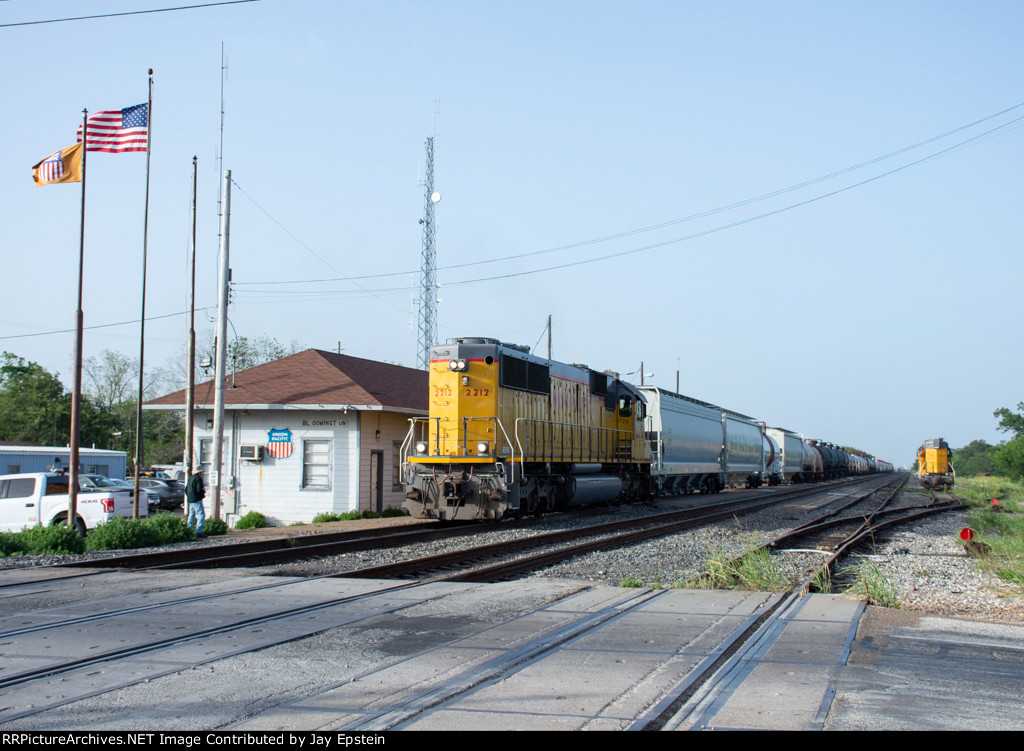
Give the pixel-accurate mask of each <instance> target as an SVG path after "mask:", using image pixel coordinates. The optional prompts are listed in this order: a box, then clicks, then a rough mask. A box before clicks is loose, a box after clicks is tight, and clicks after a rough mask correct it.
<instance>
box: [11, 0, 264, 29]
mask: <svg viewBox="0 0 1024 751" xmlns="http://www.w3.org/2000/svg"><path fill="white" fill-rule="evenodd" d="M258 2H260V0H223V1H222V2H217V3H202V4H200V5H179V6H177V7H174V8H153V9H152V10H129V11H123V12H121V13H101V14H99V15H95V16H72V17H70V18H48V19H45V20H43V21H19V22H18V23H0V29H5V28H7V27H9V26H37V25H39V24H45V23H64V22H65V21H90V20H93V19H96V18H116V17H117V16H143V15H146V14H148V13H173V12H174V11H179V10H194V9H196V8H213V7H215V6H218V5H238V4H239V3H258Z"/></svg>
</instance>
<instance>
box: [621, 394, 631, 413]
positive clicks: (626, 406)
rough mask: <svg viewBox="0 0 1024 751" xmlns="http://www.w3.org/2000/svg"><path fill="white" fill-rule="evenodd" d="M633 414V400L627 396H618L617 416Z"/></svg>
mask: <svg viewBox="0 0 1024 751" xmlns="http://www.w3.org/2000/svg"><path fill="white" fill-rule="evenodd" d="M632 414H633V400H632V399H630V398H629V397H628V396H622V397H619V417H630V416H631V415H632Z"/></svg>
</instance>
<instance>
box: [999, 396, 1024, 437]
mask: <svg viewBox="0 0 1024 751" xmlns="http://www.w3.org/2000/svg"><path fill="white" fill-rule="evenodd" d="M992 415H993V416H994V417H998V418H999V429H1000V430H1001V431H1003V432H1004V433H1010V432H1012V433H1013V434H1014V435H1018V436H1019V435H1024V402H1017V414H1015V413H1013V412H1011V411H1010V410H1008V409H1007V408H1006V407H1000V408H999V409H997V410H996V411H995V412H993V413H992Z"/></svg>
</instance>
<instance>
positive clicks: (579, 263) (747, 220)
mask: <svg viewBox="0 0 1024 751" xmlns="http://www.w3.org/2000/svg"><path fill="white" fill-rule="evenodd" d="M1021 106H1024V104H1021V105H1017V106H1016V107H1013V108H1011V109H1016V108H1017V107H1021ZM1007 111H1009V110H1007ZM1021 121H1024V115H1022V116H1020V117H1017V118H1014V119H1013V120H1010V121H1008V122H1006V123H1003V124H1001V125H998V126H996V127H995V128H992V129H990V130H987V131H985V132H984V133H979V134H978V135H976V136H972V137H971V138H968V139H966V140H964V141H961V142H959V143H956V144H953V145H952V146H948V147H946V148H944V149H942V150H941V151H937V152H935V153H933V154H929V155H927V156H924V157H921V158H920V159H917V160H915V161H913V162H908V163H907V164H904V165H901V166H899V167H896V168H894V169H891V170H889V171H887V172H883V173H881V174H878V175H874V176H872V177H869V178H867V179H865V180H861V181H860V182H856V183H853V184H851V185H847V186H844V187H841V188H837V189H836V190H833V191H830V192H828V193H823V194H821V195H818V196H813V197H811V198H808V199H806V200H804V201H798V202H797V203H792V204H789V205H788V206H783V207H781V208H778V209H773V210H772V211H766V212H763V213H761V214H757V215H755V216H751V217H746V218H744V219H737V220H736V221H734V222H729V223H727V224H721V225H718V226H716V227H711V228H709V229H706V230H701V231H700V232H694V233H692V234H689V235H683V236H681V237H675V238H671V239H669V240H661V241H659V242H655V243H649V244H647V245H642V246H640V247H638V248H631V249H628V250H623V251H619V252H616V253H609V254H606V255H603V256H597V257H592V258H584V259H581V260H578V261H569V262H566V263H561V264H556V265H553V266H544V267H541V268H538V269H529V270H525V271H514V272H509V273H507V274H497V275H495V276H487V277H478V278H475V279H464V280H461V281H454V282H445V287H461V286H464V285H467V284H480V283H483V282H493V281H499V280H503V279H512V278H516V277H522V276H532V275H533V274H540V273H543V272H545V271H557V270H560V269H567V268H572V267H574V266H584V265H587V264H591V263H598V262H600V261H607V260H610V259H613V258H621V257H623V256H628V255H633V254H636V253H642V252H645V251H648V250H654V249H656V248H662V247H665V246H666V245H674V244H676V243H680V242H685V241H687V240H694V239H696V238H698V237H704V236H705V235H711V234H714V233H716V232H722V231H723V230H727V229H732V228H734V227H739V226H742V225H744V224H750V223H751V222H756V221H759V220H761V219H766V218H768V217H771V216H775V215H777V214H782V213H785V212H787V211H792V210H793V209H796V208H800V207H801V206H807V205H808V204H812V203H816V202H818V201H821V200H824V199H826V198H831V197H832V196H836V195H839V194H840V193H845V192H847V191H849V190H853V189H854V188H859V187H861V186H863V185H867V184H868V183H872V182H875V181H876V180H881V179H882V178H884V177H888V176H890V175H893V174H896V173H897V172H902V171H904V170H907V169H910V168H911V167H916V166H918V165H920V164H923V163H924V162H928V161H931V160H932V159H936V158H938V157H940V156H944V155H946V154H949V153H951V152H953V151H958V150H960V149H963V148H966V147H967V146H970V145H973V144H975V143H977V142H980V141H982V140H987V139H988V138H991V137H992V136H993V135H996V134H998V133H999V132H1000V131H1005V130H1009V129H1010V128H1011V126H1014V125H1017V124H1019V123H1020V122H1021ZM958 130H959V129H958ZM932 140H933V139H932ZM880 158H881V157H880ZM873 161H878V160H873ZM851 169H852V168H851ZM845 171H849V170H845ZM779 192H785V191H779ZM777 193H778V192H777ZM777 193H776V194H777ZM748 203H749V201H748ZM706 213H709V212H706ZM713 213H717V211H716V212H713ZM524 255H536V253H530V254H524ZM512 257H521V256H512ZM480 263H483V262H480ZM463 265H475V264H463ZM449 268H452V267H449ZM406 273H408V272H406ZM379 276H390V274H381V275H379ZM356 278H360V279H365V278H371V277H356ZM331 281H335V280H331ZM361 289H364V291H370V290H365V288H361ZM398 289H399V288H397V287H395V288H390V289H379V290H375V292H380V293H387V292H391V291H398ZM253 292H254V293H256V291H255V290H254V291H253ZM270 292H271V290H263V291H262V293H263V294H269V293H270ZM320 292H322V290H321V291H315V290H309V291H306V292H303V291H294V292H292V294H310V295H314V294H319V293H320Z"/></svg>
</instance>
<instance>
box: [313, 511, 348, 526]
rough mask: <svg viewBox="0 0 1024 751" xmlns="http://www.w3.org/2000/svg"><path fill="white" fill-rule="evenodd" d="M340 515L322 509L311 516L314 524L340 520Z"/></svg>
mask: <svg viewBox="0 0 1024 751" xmlns="http://www.w3.org/2000/svg"><path fill="white" fill-rule="evenodd" d="M340 521H341V516H339V515H338V514H332V513H331V512H330V511H322V512H320V513H319V514H317V515H316V516H314V517H313V523H314V524H323V523H324V522H340Z"/></svg>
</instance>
